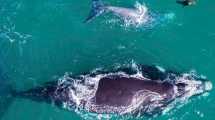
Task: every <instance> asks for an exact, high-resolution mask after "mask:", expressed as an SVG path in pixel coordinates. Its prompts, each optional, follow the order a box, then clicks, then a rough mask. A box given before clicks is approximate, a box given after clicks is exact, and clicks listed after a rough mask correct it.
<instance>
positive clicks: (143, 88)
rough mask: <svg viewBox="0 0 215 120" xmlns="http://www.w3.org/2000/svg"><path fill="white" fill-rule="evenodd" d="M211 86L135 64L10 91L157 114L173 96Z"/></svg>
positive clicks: (59, 102) (98, 109) (83, 106)
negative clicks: (134, 65)
mask: <svg viewBox="0 0 215 120" xmlns="http://www.w3.org/2000/svg"><path fill="white" fill-rule="evenodd" d="M211 89H212V83H211V82H210V81H209V80H207V79H206V78H201V77H198V76H196V75H193V74H188V73H178V72H173V71H170V70H164V69H161V68H160V67H157V66H149V65H137V66H136V67H135V68H133V67H122V68H121V67H120V68H117V69H114V70H96V71H93V72H90V73H86V74H81V75H71V74H66V75H65V76H63V77H62V78H61V79H59V80H56V81H50V82H47V83H45V84H43V85H41V86H37V87H34V88H32V89H29V90H24V91H18V90H13V92H12V95H13V96H14V97H16V98H18V99H30V100H32V101H36V102H45V103H48V104H53V103H54V105H56V106H58V107H60V108H65V109H67V110H70V111H74V110H83V111H87V112H90V113H95V114H117V115H126V114H131V115H134V116H144V115H145V116H147V115H149V116H151V115H157V114H158V115H159V114H162V112H163V111H164V110H165V109H166V108H167V107H168V105H171V103H173V102H174V101H176V100H177V99H181V100H187V99H189V98H191V97H193V96H197V95H201V94H203V93H206V92H209V91H210V90H211Z"/></svg>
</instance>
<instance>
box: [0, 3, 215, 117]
mask: <svg viewBox="0 0 215 120" xmlns="http://www.w3.org/2000/svg"><path fill="white" fill-rule="evenodd" d="M106 2H107V3H109V4H111V5H117V6H124V7H132V6H133V5H134V4H135V2H136V1H135V0H127V1H124V0H106ZM139 2H143V1H139ZM145 3H146V5H147V6H148V7H149V9H150V10H152V11H154V12H155V13H157V14H159V15H161V16H164V17H165V16H167V19H165V20H160V19H157V21H158V23H159V25H156V26H154V27H152V28H150V29H144V28H141V27H137V28H135V27H132V26H125V25H124V24H123V23H121V22H113V21H117V18H114V17H113V16H111V15H109V14H108V15H106V16H101V17H98V18H97V19H95V20H94V21H93V22H91V23H87V24H86V23H83V21H84V19H85V18H86V16H87V15H88V13H89V10H90V6H91V1H90V0H77V1H74V0H36V1H29V0H0V48H1V50H0V67H1V68H0V71H1V74H4V75H1V76H7V77H6V78H4V79H3V78H1V83H2V84H0V85H1V87H3V86H4V85H5V83H7V84H10V85H11V86H12V87H13V88H16V89H18V90H26V89H28V88H32V87H34V86H37V85H40V84H42V83H44V82H47V81H51V80H56V79H57V78H59V77H61V76H63V75H64V74H65V72H72V73H75V74H81V73H83V72H87V71H90V70H93V69H95V68H101V67H104V68H111V67H113V66H116V65H122V64H129V63H131V61H134V62H135V63H142V64H156V65H160V66H163V67H164V68H168V69H172V70H176V71H190V70H195V71H197V73H199V74H202V75H204V76H207V78H208V79H209V80H211V81H212V83H214V82H215V75H214V71H215V47H214V45H215V24H214V21H215V16H214V12H215V6H214V5H215V1H212V0H204V1H203V0H202V1H198V4H197V5H195V6H190V7H182V6H180V5H178V4H176V3H175V1H174V0H166V1H158V0H145ZM168 15H169V16H168ZM158 18H159V17H158ZM161 19H162V18H161ZM159 21H161V22H159ZM0 90H1V89H0ZM0 101H5V98H4V97H0ZM6 103H7V104H6V105H3V106H1V108H0V109H1V114H0V119H2V120H14V119H15V120H68V119H72V120H76V119H77V120H79V119H82V118H81V117H80V116H79V115H77V114H76V113H75V112H70V111H67V110H62V109H59V108H57V107H55V106H54V105H48V104H45V103H37V102H33V101H30V100H25V99H13V100H11V101H7V102H6ZM2 111H3V112H2ZM214 114H215V93H214V90H212V91H211V92H210V94H209V95H207V96H201V97H195V98H193V99H191V100H189V101H188V103H187V104H184V105H183V106H180V107H179V108H176V109H173V110H171V111H170V112H168V113H166V114H165V115H162V116H158V117H156V118H152V119H155V120H160V119H161V120H166V119H170V120H178V119H179V120H182V119H183V120H196V119H204V120H205V119H207V120H213V119H215V118H214Z"/></svg>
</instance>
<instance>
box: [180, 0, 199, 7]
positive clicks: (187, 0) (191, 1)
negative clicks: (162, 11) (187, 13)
mask: <svg viewBox="0 0 215 120" xmlns="http://www.w3.org/2000/svg"><path fill="white" fill-rule="evenodd" d="M176 3H178V4H181V5H183V6H190V5H195V4H196V0H177V1H176Z"/></svg>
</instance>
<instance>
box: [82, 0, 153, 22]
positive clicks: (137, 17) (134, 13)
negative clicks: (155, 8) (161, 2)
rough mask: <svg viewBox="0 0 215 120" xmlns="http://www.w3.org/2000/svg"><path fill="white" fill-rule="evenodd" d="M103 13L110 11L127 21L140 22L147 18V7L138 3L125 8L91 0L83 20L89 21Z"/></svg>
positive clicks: (98, 0) (145, 20) (99, 0)
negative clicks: (88, 11)
mask: <svg viewBox="0 0 215 120" xmlns="http://www.w3.org/2000/svg"><path fill="white" fill-rule="evenodd" d="M104 13H111V14H113V15H115V16H117V17H119V18H121V19H122V20H124V21H129V22H130V23H132V24H142V23H145V22H147V21H148V19H149V12H148V9H147V7H146V6H143V5H140V4H139V3H138V4H136V7H135V8H125V7H118V6H110V5H106V4H104V3H103V2H102V0H92V7H91V11H90V13H89V15H88V17H87V18H86V20H85V22H90V21H92V20H93V19H94V18H96V17H98V16H100V15H102V14H104Z"/></svg>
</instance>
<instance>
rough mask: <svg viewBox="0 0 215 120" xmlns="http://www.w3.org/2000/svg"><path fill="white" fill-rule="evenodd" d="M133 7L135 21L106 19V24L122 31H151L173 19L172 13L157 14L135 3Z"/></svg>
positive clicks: (142, 4)
mask: <svg viewBox="0 0 215 120" xmlns="http://www.w3.org/2000/svg"><path fill="white" fill-rule="evenodd" d="M134 7H135V9H136V11H137V13H138V16H136V19H135V20H133V19H129V18H122V19H123V22H122V21H121V20H120V19H118V18H107V19H108V20H107V21H106V23H107V24H111V27H113V26H114V25H119V26H121V27H123V28H124V29H131V28H135V29H138V30H139V29H141V30H147V29H152V28H154V27H156V26H160V25H163V24H166V23H168V22H171V21H173V20H174V19H175V14H174V13H173V12H167V13H159V12H155V11H152V10H150V9H149V8H148V7H147V5H146V4H145V3H139V2H137V1H136V2H135V4H134Z"/></svg>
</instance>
